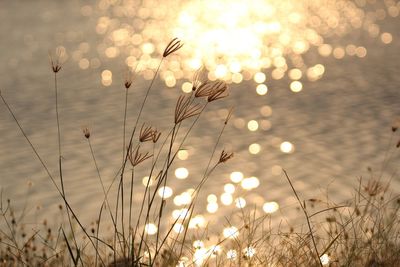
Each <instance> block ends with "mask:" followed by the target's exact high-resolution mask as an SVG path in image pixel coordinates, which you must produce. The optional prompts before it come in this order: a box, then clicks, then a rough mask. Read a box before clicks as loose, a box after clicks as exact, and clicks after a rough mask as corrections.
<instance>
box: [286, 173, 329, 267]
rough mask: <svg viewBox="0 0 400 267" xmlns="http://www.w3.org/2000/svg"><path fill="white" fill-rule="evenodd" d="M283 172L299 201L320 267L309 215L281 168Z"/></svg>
mask: <svg viewBox="0 0 400 267" xmlns="http://www.w3.org/2000/svg"><path fill="white" fill-rule="evenodd" d="M283 172H284V173H285V176H286V179H287V180H288V182H289V184H290V187H291V188H292V190H293V193H294V195H295V196H296V199H297V201H298V202H299V205H300V207H301V209H302V210H303V213H304V216H305V217H306V221H307V226H308V230H309V231H310V236H311V240H312V243H313V246H314V249H315V253H316V255H317V259H318V263H319V265H320V266H321V267H322V266H323V265H322V262H321V258H320V256H319V253H318V248H317V243H316V242H315V238H314V234H313V232H312V227H311V222H310V217H309V216H308V212H307V210H306V208H305V207H304V206H303V204H302V203H301V200H300V197H299V195H298V194H297V191H296V189H295V188H294V186H293V184H292V181H290V178H289V175H288V174H287V172H286V170H283Z"/></svg>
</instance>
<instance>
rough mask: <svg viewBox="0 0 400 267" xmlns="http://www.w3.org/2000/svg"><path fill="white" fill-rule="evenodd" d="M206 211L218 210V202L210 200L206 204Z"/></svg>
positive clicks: (214, 211)
mask: <svg viewBox="0 0 400 267" xmlns="http://www.w3.org/2000/svg"><path fill="white" fill-rule="evenodd" d="M207 211H208V212H209V213H216V212H217V211H218V203H217V202H210V203H208V204H207Z"/></svg>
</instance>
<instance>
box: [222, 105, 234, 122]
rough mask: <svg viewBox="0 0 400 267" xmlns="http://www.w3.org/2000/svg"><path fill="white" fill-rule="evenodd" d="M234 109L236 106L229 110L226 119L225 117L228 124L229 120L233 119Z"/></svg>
mask: <svg viewBox="0 0 400 267" xmlns="http://www.w3.org/2000/svg"><path fill="white" fill-rule="evenodd" d="M233 110H234V107H231V108H230V110H229V112H228V115H227V116H226V119H225V121H224V124H225V125H226V124H228V121H229V120H230V119H231V117H232V113H233Z"/></svg>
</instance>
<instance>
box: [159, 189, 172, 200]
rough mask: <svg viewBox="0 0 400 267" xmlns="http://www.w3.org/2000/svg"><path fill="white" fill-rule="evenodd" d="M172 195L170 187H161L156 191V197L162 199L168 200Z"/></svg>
mask: <svg viewBox="0 0 400 267" xmlns="http://www.w3.org/2000/svg"><path fill="white" fill-rule="evenodd" d="M172 194H173V191H172V188H171V187H168V186H165V187H164V186H163V187H160V189H158V196H159V197H161V198H164V199H166V198H170V197H171V196H172Z"/></svg>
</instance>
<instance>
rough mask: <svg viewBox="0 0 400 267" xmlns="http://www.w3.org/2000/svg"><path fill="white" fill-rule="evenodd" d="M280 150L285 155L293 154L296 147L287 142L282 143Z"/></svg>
mask: <svg viewBox="0 0 400 267" xmlns="http://www.w3.org/2000/svg"><path fill="white" fill-rule="evenodd" d="M280 149H281V151H282V152H283V153H292V152H293V151H294V146H293V145H292V143H290V142H288V141H285V142H283V143H281V145H280Z"/></svg>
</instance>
